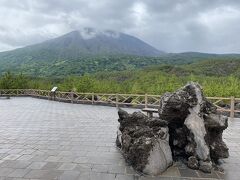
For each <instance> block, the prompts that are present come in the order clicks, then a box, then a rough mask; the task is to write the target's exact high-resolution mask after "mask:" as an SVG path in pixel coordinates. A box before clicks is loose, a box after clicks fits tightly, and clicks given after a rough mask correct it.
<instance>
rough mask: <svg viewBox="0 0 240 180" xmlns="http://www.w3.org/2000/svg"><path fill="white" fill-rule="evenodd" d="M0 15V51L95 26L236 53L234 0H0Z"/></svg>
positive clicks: (175, 48)
mask: <svg viewBox="0 0 240 180" xmlns="http://www.w3.org/2000/svg"><path fill="white" fill-rule="evenodd" d="M0 18H1V25H0V51H4V50H9V49H14V48H17V47H22V46H25V45H30V44H35V43H38V42H42V41H44V40H47V39H51V38H54V37H57V36H60V35H63V34H65V33H67V32H70V31H72V30H76V29H81V28H83V27H95V28H97V29H112V30H117V31H121V32H125V33H127V34H131V35H134V36H136V37H138V38H140V39H143V40H144V41H146V42H147V43H150V44H152V45H153V46H155V47H157V48H158V49H161V50H164V51H168V52H180V51H204V52H216V53H225V52H238V53H239V52H240V36H239V35H238V32H239V30H240V24H239V21H240V1H238V0H228V1H225V0H212V1H209V0H186V1H183V0H179V1H175V0H168V1H165V0H159V1H155V0H132V1H129V0H121V1H118V0H101V1H99V0H69V1H65V0H51V1H49V0H41V1H38V0H23V1H19V0H11V1H9V0H0Z"/></svg>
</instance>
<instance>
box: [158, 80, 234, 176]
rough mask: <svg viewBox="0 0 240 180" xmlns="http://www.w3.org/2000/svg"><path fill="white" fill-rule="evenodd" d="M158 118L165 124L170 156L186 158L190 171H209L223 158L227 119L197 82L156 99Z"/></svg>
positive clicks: (226, 152)
mask: <svg viewBox="0 0 240 180" xmlns="http://www.w3.org/2000/svg"><path fill="white" fill-rule="evenodd" d="M159 117H160V118H161V119H164V120H165V121H167V122H168V127H169V134H170V139H169V142H170V146H171V150H172V154H173V157H174V158H175V159H176V158H177V157H184V158H186V159H187V160H188V161H187V164H188V166H189V167H190V168H193V169H200V170H202V171H204V172H211V169H212V166H213V164H215V163H216V162H217V161H218V159H219V158H227V157H228V156H229V154H228V148H227V146H226V144H225V143H224V142H223V140H222V133H223V130H224V129H226V128H227V126H228V123H227V120H228V119H227V117H226V116H223V115H221V114H219V113H217V109H216V108H215V107H214V106H213V104H212V103H210V102H209V101H208V100H207V99H206V98H205V97H204V96H203V93H202V89H201V87H200V85H199V84H197V83H193V82H192V83H189V84H187V85H186V86H184V87H183V88H181V89H179V90H177V91H176V92H174V93H166V94H164V95H163V96H162V97H161V99H160V107H159Z"/></svg>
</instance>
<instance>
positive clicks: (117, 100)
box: [116, 94, 119, 108]
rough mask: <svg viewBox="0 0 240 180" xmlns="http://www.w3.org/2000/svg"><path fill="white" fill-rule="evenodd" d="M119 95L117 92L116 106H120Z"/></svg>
mask: <svg viewBox="0 0 240 180" xmlns="http://www.w3.org/2000/svg"><path fill="white" fill-rule="evenodd" d="M118 103H119V97H118V94H116V107H117V108H118V106H119V104H118Z"/></svg>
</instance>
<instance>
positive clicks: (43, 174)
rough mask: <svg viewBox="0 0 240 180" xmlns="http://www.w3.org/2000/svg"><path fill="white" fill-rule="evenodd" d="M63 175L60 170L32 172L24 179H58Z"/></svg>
mask: <svg viewBox="0 0 240 180" xmlns="http://www.w3.org/2000/svg"><path fill="white" fill-rule="evenodd" d="M62 174H63V171H59V170H31V171H30V172H29V173H27V174H26V175H25V176H24V178H31V179H56V178H59V177H60V176H61V175H62Z"/></svg>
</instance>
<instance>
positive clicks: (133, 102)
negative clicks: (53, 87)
mask: <svg viewBox="0 0 240 180" xmlns="http://www.w3.org/2000/svg"><path fill="white" fill-rule="evenodd" d="M0 96H30V97H36V98H44V99H49V100H55V101H63V102H70V103H84V104H102V105H112V106H116V107H119V106H127V107H138V108H139V107H140V108H141V107H145V108H147V107H152V108H157V107H158V106H159V103H160V102H159V100H160V97H161V95H149V94H144V95H143V94H105V93H78V92H62V91H56V92H54V93H53V92H51V91H47V90H37V89H0ZM207 99H208V100H210V101H211V102H212V103H213V104H214V105H215V106H216V107H217V109H218V110H219V111H221V112H225V113H230V117H232V118H233V117H234V114H235V113H240V110H238V109H236V107H237V108H240V103H239V104H238V102H240V98H235V97H229V98H227V97H207ZM236 105H237V106H236ZM238 106H239V107H238Z"/></svg>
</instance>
